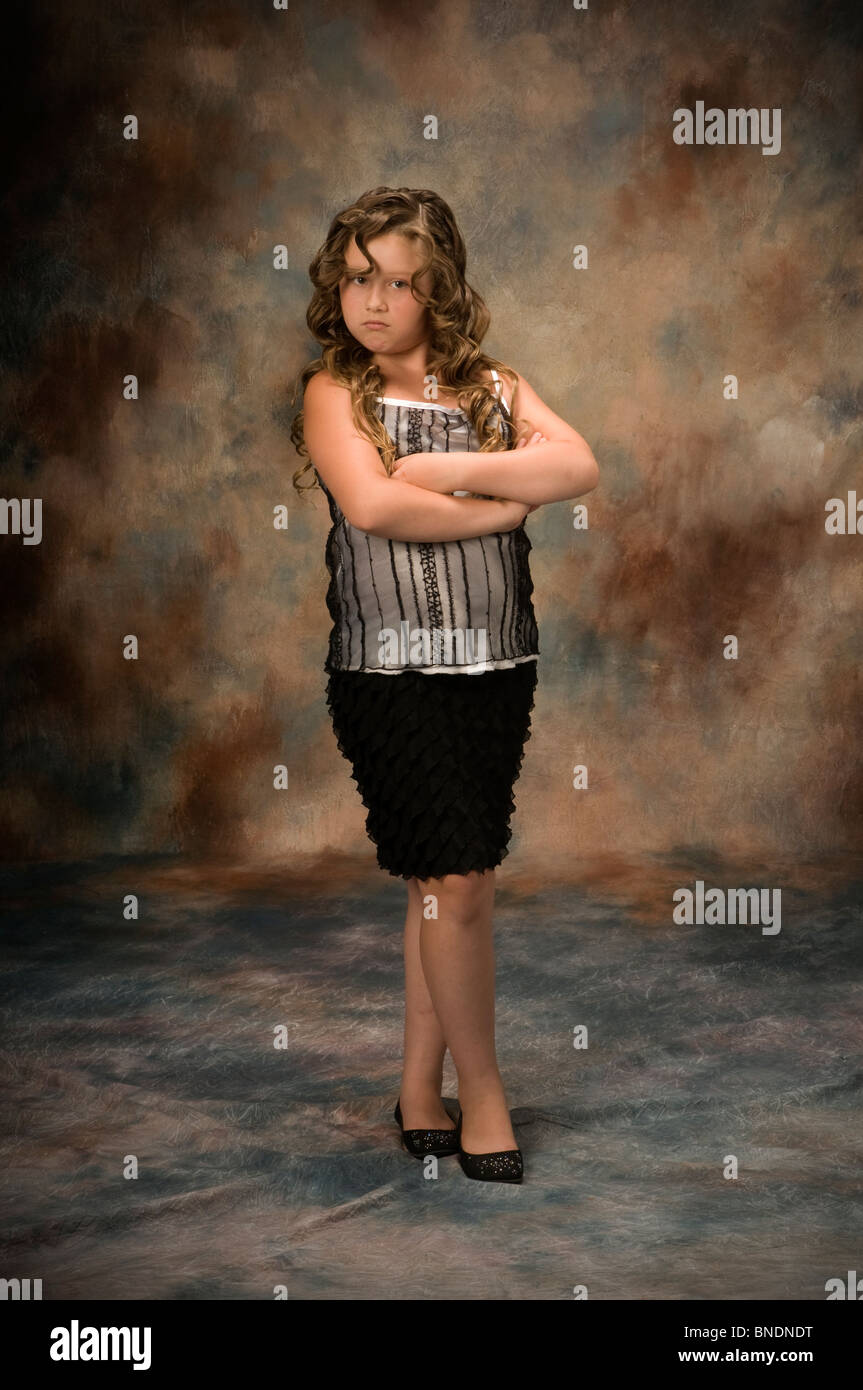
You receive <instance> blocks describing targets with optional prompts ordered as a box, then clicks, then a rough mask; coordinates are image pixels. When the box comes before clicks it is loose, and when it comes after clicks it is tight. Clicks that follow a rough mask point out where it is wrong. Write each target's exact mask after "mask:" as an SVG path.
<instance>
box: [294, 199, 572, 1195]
mask: <svg viewBox="0 0 863 1390" xmlns="http://www.w3.org/2000/svg"><path fill="white" fill-rule="evenodd" d="M465 265H466V253H465V247H464V242H463V240H462V237H461V234H460V232H459V230H458V227H457V226H456V222H455V219H454V217H453V214H452V212H451V211H450V209H449V207H448V206H447V204H446V203H445V202H444V201H443V199H442V198H440V197H438V195H437V194H436V193H432V192H429V191H428V190H425V189H410V188H398V189H391V188H383V187H382V188H374V189H372V190H371V191H370V192H368V193H365V194H363V196H362V197H361V198H359V199H357V201H356V202H355V203H354V204H353V206H351V207H349V208H347V209H346V210H345V211H343V212H341V213H339V214H338V216H337V217H335V218H334V220H333V222H332V224H331V226H330V229H329V233H328V235H327V239H326V241H325V242H324V245H323V246H322V247H321V249H320V250H319V251H318V253H317V255H316V256H315V258H314V260H313V261H312V263H311V266H310V267H309V274H310V277H311V280H312V283H313V285H314V294H313V296H312V300H311V304H310V306H309V309H308V313H307V323H308V326H309V328H310V330H311V332H312V334H313V335H314V337H315V338H316V339H317V341H318V342H319V343H320V344H321V355H320V357H319V358H318V359H316V360H315V361H314V362H311V363H309V364H308V366H306V368H305V369H304V371H303V372H302V374H301V377H300V382H299V383H298V387H299V385H300V384H301V385H302V387H303V389H304V398H303V409H302V411H301V412H300V414H298V415H297V417H296V419H295V421H294V424H293V426H292V430H291V438H292V440H293V442H294V444H295V445H296V447H297V450H298V452H299V453H300V454H301V455H305V456H306V457H307V459H308V461H307V462H306V464H305V465H304V467H302V468H300V469H299V470H298V471H297V473H296V474H295V475H294V485H295V487H296V488H297V489H298V491H303V490H304V489H303V487H302V484H301V481H300V480H301V478H302V476H303V474H304V473H306V471H307V470H311V471H312V473H313V478H312V481H311V482H310V484H309V487H311V488H314V487H315V486H317V485H320V487H321V488H322V490H323V492H324V493H325V495H326V497H327V500H328V503H329V509H330V516H331V519H332V527H331V530H330V533H329V536H328V539H327V548H326V561H327V567H328V570H329V575H330V583H329V590H328V593H327V605H328V608H329V612H330V615H331V617H332V619H333V627H332V631H331V634H330V643H329V653H328V656H327V660H326V663H325V667H324V669H325V670H326V672H327V673H328V677H329V679H328V684H327V704H328V708H329V711H330V714H331V717H332V721H333V727H334V731H335V734H336V737H337V740H338V745H339V749H340V750H341V752H342V753H343V754H344V755H345V757H346V758H348V759H349V761H350V763H351V765H352V768H353V772H352V776H353V779H354V781H355V782H356V783H357V786H358V788H359V791H360V795H361V797H362V801H363V804H364V806H365V807H366V808H367V810H368V816H367V820H366V826H367V831H368V835H369V837H370V839H371V840H372V842H373V843H374V844H375V845H376V847H377V859H378V863H379V865H380V867H381V868H382V869H384V870H386V871H387V872H388V873H389V874H391V875H393V876H394V877H401V878H403V879H405V880H406V882H407V893H408V903H407V916H406V920H405V942H404V964H405V1024H404V1066H403V1073H402V1084H401V1091H400V1096H399V1102H398V1104H397V1105H396V1109H395V1119H396V1123H397V1124H398V1125H399V1127H400V1129H401V1134H402V1140H403V1143H404V1145H405V1147H406V1148H407V1149H408V1151H409V1152H410V1153H412V1154H414V1155H415V1156H416V1157H419V1158H421V1157H423V1156H424V1155H425V1154H427V1153H435V1154H438V1155H443V1154H448V1153H458V1155H459V1160H460V1163H461V1166H462V1169H463V1171H464V1172H465V1174H466V1175H467V1176H468V1177H471V1178H478V1179H480V1180H485V1181H496V1182H521V1181H522V1177H523V1160H522V1154H521V1150H520V1149H519V1148H518V1147H517V1145H516V1141H515V1136H514V1134H513V1130H512V1124H511V1121H510V1115H509V1110H508V1108H507V1103H506V1096H505V1093H504V1087H503V1082H502V1080H501V1075H500V1071H499V1069H498V1064H497V1057H496V1053H495V1018H494V1015H495V1003H494V953H493V944H492V907H493V901H494V892H495V867H496V866H497V865H498V864H500V862H501V860H502V859H503V858H504V856H505V855H506V854H507V853H508V849H507V844H508V841H509V839H510V837H511V831H510V828H509V822H510V817H511V815H512V813H513V811H514V810H515V805H514V802H513V799H512V791H513V784H514V782H515V780H516V779H517V777H518V776H519V772H520V769H521V763H522V755H523V749H524V744H525V741H526V740H527V739H528V738H529V737H530V714H531V711H532V709H533V697H534V690H535V687H536V680H537V665H536V663H537V656H538V654H539V645H538V634H537V628H536V621H535V617H534V611H533V605H532V603H531V594H532V592H533V584H532V582H531V577H530V569H529V565H528V553H529V551H530V549H531V543H530V541H529V539H528V537H527V534H526V532H525V530H524V520H525V516H526V515H527V513H528V512H530V511H533V510H534V509H535V508H536V507H538V506H540V505H542V503H544V502H556V501H562V500H564V499H566V498H574V497H579V496H581V495H582V494H583V493H585V492H589V491H590V490H591V489H592V488H593V487H595V486H596V483H597V478H598V469H597V465H596V461H595V459H594V457H593V454H592V453H591V451H590V449H589V447H588V445H587V444H586V442H585V441H584V439H583V438H582V437H581V435H579V434H577V433H576V431H575V430H574V429H571V428H570V426H569V425H568V424H567V423H566V422H565V421H564V420H561V419H560V418H559V416H557V415H555V414H554V413H553V412H552V411H551V410H549V408H548V406H546V405H544V404H543V402H542V401H541V400H540V398H539V397H538V396H537V394H536V392H535V391H533V389H532V388H531V387H530V386H529V385H528V383H527V382H526V381H525V380H524V378H523V377H520V376H519V375H518V373H517V372H515V371H512V370H511V369H510V370H507V369H506V367H505V366H504V364H503V363H501V362H498V361H497V360H496V359H494V358H492V357H489V356H488V355H487V354H485V353H484V352H482V350H481V348H480V343H481V342H482V340H483V338H484V337H485V334H486V331H487V329H488V324H489V314H488V310H487V309H486V306H485V304H484V302H483V300H482V299H481V297H480V296H479V295H478V294H477V292H476V291H475V290H473V289H472V288H471V286H470V285H469V284H468V283H467V281H466V279H465ZM502 374H503V375H505V377H506V385H505V384H504V382H503V380H502V379H501V378H502ZM295 398H296V393H295ZM447 1048H449V1051H450V1053H451V1055H452V1058H453V1062H454V1064H455V1067H456V1071H457V1073H458V1097H459V1116H458V1124H457V1125H456V1124H454V1123H453V1119H452V1117H451V1116H450V1114H449V1112H448V1111H447V1109H446V1107H445V1106H444V1104H443V1100H442V1098H441V1084H442V1079H443V1063H444V1056H445V1053H446V1050H447Z"/></svg>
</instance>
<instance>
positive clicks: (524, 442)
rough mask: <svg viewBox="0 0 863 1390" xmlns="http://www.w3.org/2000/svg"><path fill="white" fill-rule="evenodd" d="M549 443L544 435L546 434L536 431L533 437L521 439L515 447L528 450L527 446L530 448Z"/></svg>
mask: <svg viewBox="0 0 863 1390" xmlns="http://www.w3.org/2000/svg"><path fill="white" fill-rule="evenodd" d="M547 443H548V440H547V439H546V437H545V435H544V434H540V432H539V430H536V431H534V433H533V434H532V435H530V436H529V437H528V438H525V439H520V440H519V441H518V443H517V444H516V446H515V447H516V448H517V449H526V448H527V446H528V444H547Z"/></svg>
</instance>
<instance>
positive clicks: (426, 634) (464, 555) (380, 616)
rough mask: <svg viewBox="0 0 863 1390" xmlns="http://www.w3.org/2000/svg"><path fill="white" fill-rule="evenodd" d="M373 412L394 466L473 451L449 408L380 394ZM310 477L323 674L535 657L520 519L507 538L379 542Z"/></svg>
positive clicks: (485, 664)
mask: <svg viewBox="0 0 863 1390" xmlns="http://www.w3.org/2000/svg"><path fill="white" fill-rule="evenodd" d="M494 381H495V390H496V393H497V396H498V405H497V409H498V410H499V411H500V412H501V415H502V420H503V431H504V437H505V438H506V439H507V441H508V442H509V441H511V440H512V438H513V434H512V430H513V426H512V422H511V418H510V414H509V410H508V408H507V406H506V403H505V401H504V400H503V398H502V395H501V387H502V383H501V380H500V377H499V376H498V374H497V372H494ZM377 409H378V412H379V416H380V419H381V420H382V422H383V424H384V427H385V429H386V430H387V431H388V433H389V435H390V437H391V438H392V440H393V443H394V444H395V448H396V455H397V457H398V458H404V457H405V456H406V455H408V454H417V453H430V452H436V451H438V450H445V451H449V450H464V451H472V450H478V449H479V440H478V438H477V434H476V431H475V430H474V428H473V426H472V425H471V423H470V420H469V419H468V416H467V414H466V413H465V411H463V410H462V409H460V408H458V407H451V406H443V405H437V404H436V403H435V402H434V401H404V400H399V399H397V398H395V397H390V396H379V397H378V398H377ZM315 473H316V476H317V479H318V482H319V483H320V486H321V488H322V490H323V492H324V494H325V496H326V498H327V501H328V503H329V509H330V517H331V520H332V527H331V528H330V532H329V535H328V537H327V545H326V565H327V569H328V571H329V576H330V582H329V588H328V591H327V607H328V609H329V613H330V616H331V618H332V620H333V626H332V630H331V632H330V638H329V650H328V653H327V659H326V662H325V665H324V669H325V670H326V671H328V672H332V671H363V672H376V673H380V674H382V675H393V674H398V673H399V672H402V671H406V670H418V671H421V672H423V673H424V674H431V673H449V674H453V673H456V674H458V673H460V674H471V675H474V674H480V673H482V672H484V671H493V670H497V669H500V668H504V667H512V666H515V665H517V664H518V663H519V662H522V661H535V660H536V659H537V656H538V655H539V634H538V631H537V626H536V617H535V614H534V611H533V603H532V601H531V595H532V593H533V582H532V580H531V575H530V566H529V563H528V555H529V553H530V550H531V543H530V539H529V537H528V535H527V532H526V531H525V527H524V522H523V521H522V522H521V524H520V525H519V526H517V527H516V528H515V529H514V530H512V531H501V532H494V533H492V534H490V535H487V536H476V537H471V538H469V539H467V540H458V541H428V542H424V541H398V540H388V539H386V538H384V537H381V536H372V535H369V533H368V532H366V531H361V530H359V529H358V528H357V527H356V526H352V525H351V523H350V522H349V521H348V520H347V518H346V517H345V516H344V514H343V512H342V511H341V508H340V507H339V505H338V503H337V502H336V499H335V498H334V497H333V495H332V493H331V492H330V491H329V489H328V488H327V486H326V484H325V483H324V480H323V478H321V476H320V474H319V473H317V470H315ZM455 495H456V496H465V495H466V494H465V493H457V494H455Z"/></svg>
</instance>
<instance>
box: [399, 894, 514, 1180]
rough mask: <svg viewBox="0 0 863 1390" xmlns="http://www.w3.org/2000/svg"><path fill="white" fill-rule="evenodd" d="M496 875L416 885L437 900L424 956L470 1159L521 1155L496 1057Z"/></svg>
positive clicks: (426, 924)
mask: <svg viewBox="0 0 863 1390" xmlns="http://www.w3.org/2000/svg"><path fill="white" fill-rule="evenodd" d="M494 872H495V871H494V869H486V871H485V872H484V873H470V874H446V875H445V876H444V877H443V878H428V879H421V880H417V881H418V883H419V886H420V889H421V890H422V892H423V893H424V894H428V893H434V894H435V895H436V897H437V900H438V916H437V919H435V918H429V919H428V920H426V919H425V918H423V919H422V920H421V922H420V956H421V960H422V967H423V973H424V975H425V979H426V982H427V985H428V991H429V996H430V999H431V1000H432V1002H433V1005H434V1009H435V1013H436V1015H437V1018H438V1020H439V1026H440V1027H441V1029H442V1031H443V1035H444V1036H445V1038H446V1040H447V1044H448V1046H449V1050H450V1052H451V1054H452V1058H453V1061H454V1062H455V1066H456V1070H457V1072H458V1097H459V1102H460V1104H461V1106H462V1108H463V1111H464V1120H463V1124H462V1140H461V1142H462V1148H463V1149H465V1150H466V1152H467V1153H493V1152H497V1151H499V1150H503V1149H515V1148H517V1147H518V1145H517V1143H516V1139H515V1135H514V1134H513V1131H512V1122H511V1120H510V1117H509V1109H508V1107H507V1103H506V1095H505V1093H504V1088H503V1081H502V1079H501V1075H500V1071H499V1070H498V1065H497V1056H496V1053H495V1039H494V945H493V940H492V912H493V908H494V891H495V876H494Z"/></svg>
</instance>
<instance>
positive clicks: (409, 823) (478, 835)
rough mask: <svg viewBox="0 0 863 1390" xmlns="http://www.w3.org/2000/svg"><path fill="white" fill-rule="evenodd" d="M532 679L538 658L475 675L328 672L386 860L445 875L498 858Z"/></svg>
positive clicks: (341, 737)
mask: <svg viewBox="0 0 863 1390" xmlns="http://www.w3.org/2000/svg"><path fill="white" fill-rule="evenodd" d="M536 683H537V663H536V662H535V661H523V662H520V663H519V664H518V665H516V666H512V667H507V668H502V669H498V670H492V671H484V672H482V673H481V674H480V675H473V676H469V675H462V674H451V673H449V672H444V673H440V674H438V673H431V674H429V675H423V674H422V672H421V671H417V670H411V669H408V670H406V671H400V672H399V673H398V675H379V674H377V673H376V672H363V671H331V672H330V673H329V679H328V683H327V706H328V708H329V711H330V716H331V718H332V723H333V730H334V732H335V735H336V739H337V741H338V745H339V749H340V751H341V752H342V753H343V754H344V756H345V757H346V758H347V760H348V762H349V763H350V764H351V767H352V773H351V776H352V777H353V779H354V781H355V782H356V784H357V787H358V788H359V792H360V797H361V798H362V802H363V805H364V806H365V807H366V809H367V811H368V815H367V816H366V830H367V832H368V836H369V839H370V840H371V841H372V843H373V844H374V845H375V846H376V848H377V859H378V864H379V865H380V867H381V868H382V869H385V870H386V871H387V872H388V873H390V874H392V875H393V876H394V877H396V878H404V879H408V878H413V877H414V876H415V877H417V878H442V877H443V875H444V874H466V873H469V872H470V871H471V870H474V869H477V870H483V869H492V868H495V867H496V866H497V865H498V864H500V862H501V860H502V859H503V858H504V857H505V856H506V855H507V854H508V853H509V849H508V844H509V840H510V838H511V835H512V831H511V830H510V824H509V822H510V817H511V816H512V814H513V812H514V811H515V802H514V801H513V795H512V792H513V785H514V783H515V781H516V779H517V778H518V776H519V773H520V771H521V764H522V757H523V753H524V745H525V743H526V742H527V740H528V739H529V738H530V715H531V711H532V710H533V700H534V691H535V689H536Z"/></svg>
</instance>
